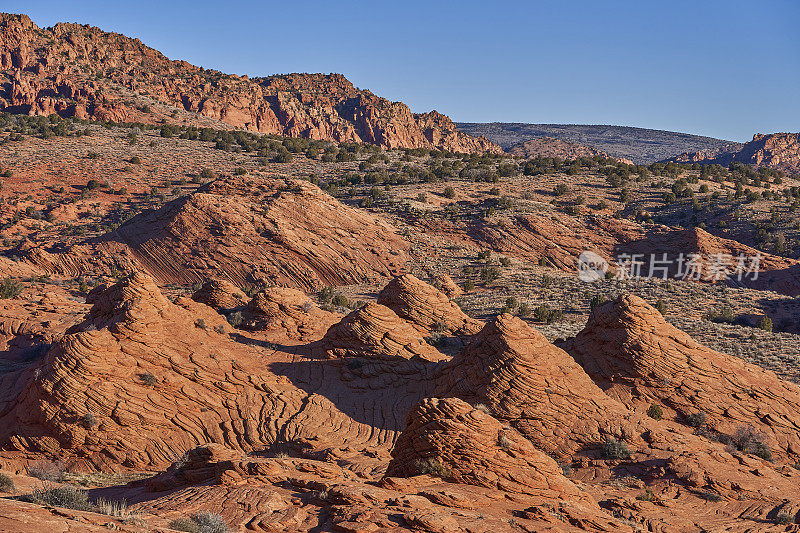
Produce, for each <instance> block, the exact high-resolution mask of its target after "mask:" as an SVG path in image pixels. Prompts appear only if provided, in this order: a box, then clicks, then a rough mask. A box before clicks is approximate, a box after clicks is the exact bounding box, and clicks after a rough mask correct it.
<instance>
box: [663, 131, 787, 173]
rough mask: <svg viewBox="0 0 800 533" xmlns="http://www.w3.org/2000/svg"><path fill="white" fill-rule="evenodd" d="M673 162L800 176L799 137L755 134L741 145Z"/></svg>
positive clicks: (696, 154)
mask: <svg viewBox="0 0 800 533" xmlns="http://www.w3.org/2000/svg"><path fill="white" fill-rule="evenodd" d="M674 161H678V162H683V163H695V162H697V163H702V164H713V163H716V164H719V165H729V164H730V163H732V162H740V163H746V164H748V165H755V166H757V167H770V168H774V169H777V170H783V171H784V172H788V173H791V174H795V173H798V172H800V133H770V134H767V135H764V134H761V133H757V134H755V135H753V140H751V141H750V142H747V143H745V144H744V145H739V144H734V145H732V146H731V147H730V148H729V149H727V150H720V151H714V152H705V151H704V152H689V153H685V154H681V155H680V156H678V157H676V158H674Z"/></svg>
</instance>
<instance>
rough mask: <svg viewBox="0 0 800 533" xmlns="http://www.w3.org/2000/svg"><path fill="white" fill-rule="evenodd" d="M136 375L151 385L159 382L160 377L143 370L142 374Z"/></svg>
mask: <svg viewBox="0 0 800 533" xmlns="http://www.w3.org/2000/svg"><path fill="white" fill-rule="evenodd" d="M136 377H138V378H139V381H141V382H142V383H144V384H145V385H148V386H150V387H154V386H155V385H156V384H157V383H158V378H157V377H155V376H154V375H153V374H151V373H150V372H143V373H141V374H137V375H136Z"/></svg>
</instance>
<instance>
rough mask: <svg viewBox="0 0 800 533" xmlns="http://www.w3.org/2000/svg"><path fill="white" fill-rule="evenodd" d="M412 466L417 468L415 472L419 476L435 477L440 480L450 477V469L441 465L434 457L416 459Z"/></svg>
mask: <svg viewBox="0 0 800 533" xmlns="http://www.w3.org/2000/svg"><path fill="white" fill-rule="evenodd" d="M414 466H416V467H417V472H419V473H420V474H427V475H429V476H436V477H440V478H448V477H450V475H451V472H450V469H449V468H447V466H445V465H444V464H442V462H441V461H440V460H439V459H438V458H436V457H429V458H427V459H417V460H416V461H414Z"/></svg>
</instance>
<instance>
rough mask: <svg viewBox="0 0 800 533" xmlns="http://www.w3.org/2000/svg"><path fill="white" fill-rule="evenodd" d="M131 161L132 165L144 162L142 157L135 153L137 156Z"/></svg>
mask: <svg viewBox="0 0 800 533" xmlns="http://www.w3.org/2000/svg"><path fill="white" fill-rule="evenodd" d="M130 163H131V164H132V165H141V164H142V158H141V157H139V156H138V155H135V156H133V157H131V158H130Z"/></svg>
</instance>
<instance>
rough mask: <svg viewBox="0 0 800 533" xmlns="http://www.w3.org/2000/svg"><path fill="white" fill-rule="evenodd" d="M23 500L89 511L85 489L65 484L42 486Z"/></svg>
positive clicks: (90, 508) (89, 506)
mask: <svg viewBox="0 0 800 533" xmlns="http://www.w3.org/2000/svg"><path fill="white" fill-rule="evenodd" d="M22 499H23V500H24V501H28V502H31V503H37V504H40V505H50V506H53V507H66V508H67V509H75V510H77V511H91V510H92V504H91V503H89V495H88V494H87V493H86V491H85V490H81V489H79V488H77V487H71V486H68V485H65V486H63V487H42V488H39V489H36V490H34V491H33V492H32V493H31V494H27V495H25V496H24V497H23V498H22Z"/></svg>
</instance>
